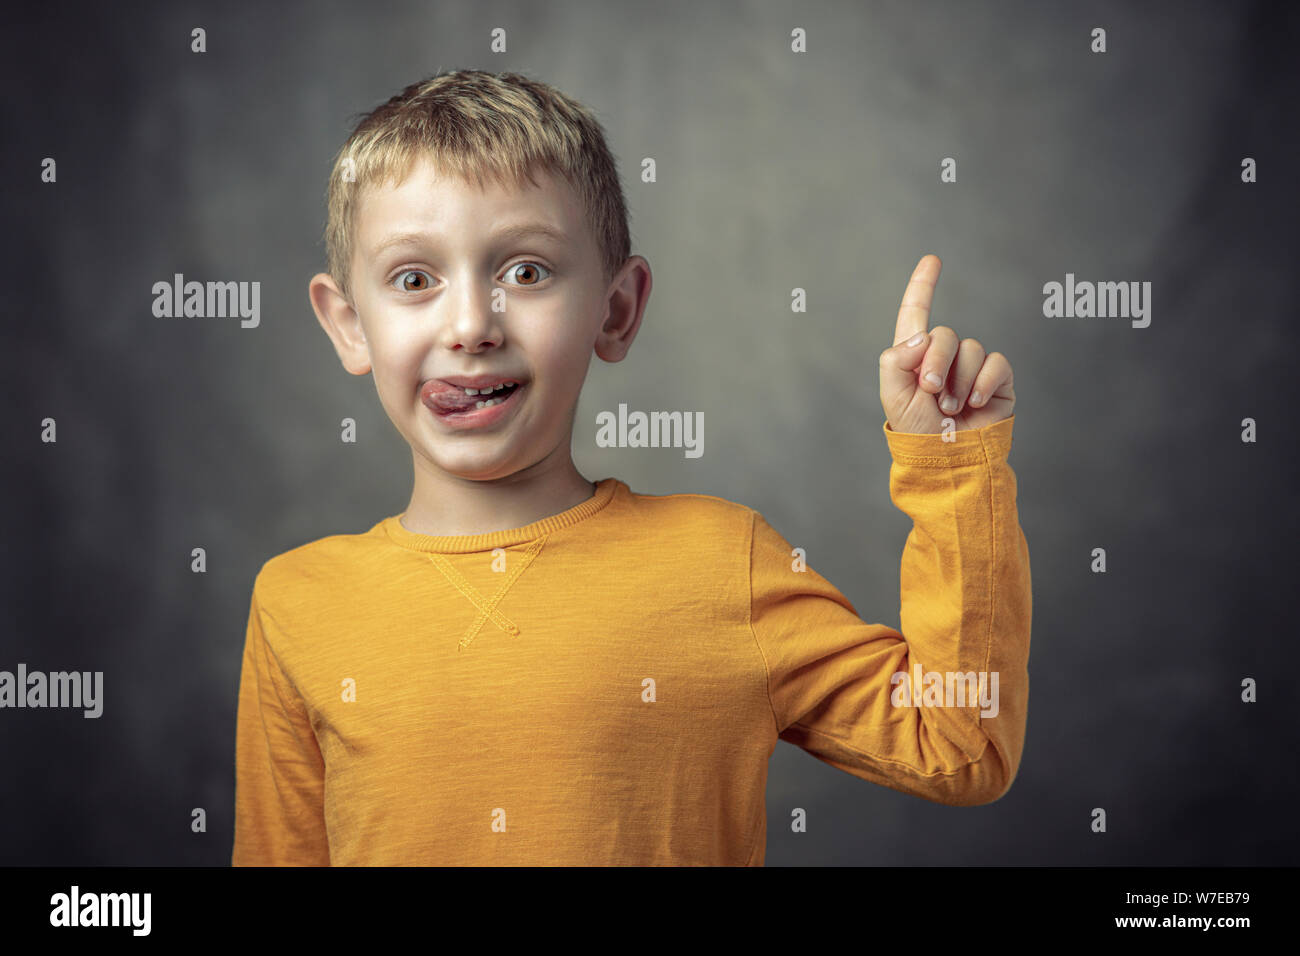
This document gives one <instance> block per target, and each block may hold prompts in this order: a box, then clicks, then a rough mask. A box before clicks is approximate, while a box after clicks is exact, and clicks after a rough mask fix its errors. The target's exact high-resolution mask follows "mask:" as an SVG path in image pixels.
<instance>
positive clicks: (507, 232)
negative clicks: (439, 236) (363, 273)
mask: <svg viewBox="0 0 1300 956" xmlns="http://www.w3.org/2000/svg"><path fill="white" fill-rule="evenodd" d="M532 237H540V238H543V239H550V240H552V241H554V242H559V243H567V242H568V241H569V237H568V236H566V235H565V234H564V233H563V232H561V231H560V230H559V229H556V228H555V227H554V226H552V225H549V224H547V223H544V222H521V223H516V224H515V225H513V226H506V227H504V228H502V229H498V230H497V231H496V232H494V233H493V234H492V237H491V238H492V239H493V240H495V241H498V242H499V241H502V240H506V241H517V240H520V239H528V238H532ZM433 238H434V236H433V235H432V234H431V233H426V232H402V233H397V234H395V235H392V236H389V237H388V238H387V239H384V240H383V241H382V242H380V243H379V245H377V246H375V251H374V253H373V254H374V255H375V256H379V255H381V254H382V253H384V252H386V251H388V250H389V249H391V248H393V247H394V246H417V245H420V244H422V243H425V242H428V241H430V240H432V239H433Z"/></svg>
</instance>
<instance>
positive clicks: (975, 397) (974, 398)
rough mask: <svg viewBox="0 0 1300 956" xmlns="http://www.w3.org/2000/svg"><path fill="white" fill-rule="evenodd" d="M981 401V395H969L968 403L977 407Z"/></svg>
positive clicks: (977, 393)
mask: <svg viewBox="0 0 1300 956" xmlns="http://www.w3.org/2000/svg"><path fill="white" fill-rule="evenodd" d="M982 401H984V396H983V395H981V394H980V393H979V392H971V393H970V403H971V404H972V405H978V404H979V403H980V402H982Z"/></svg>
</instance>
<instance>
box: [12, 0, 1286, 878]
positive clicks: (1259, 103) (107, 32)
mask: <svg viewBox="0 0 1300 956" xmlns="http://www.w3.org/2000/svg"><path fill="white" fill-rule="evenodd" d="M22 17H25V19H23V18H22ZM4 18H5V23H4V28H3V30H0V34H2V35H3V42H4V55H3V57H0V76H2V77H3V86H2V87H0V89H2V92H0V97H2V98H3V110H4V113H3V125H2V126H0V129H2V130H3V137H4V149H3V162H4V168H3V172H4V191H3V202H4V207H5V208H4V213H5V218H4V223H5V230H4V239H3V242H4V255H3V268H4V274H5V277H6V281H5V283H4V289H3V299H4V313H5V325H6V328H7V329H8V330H9V331H8V333H7V339H6V343H5V348H4V349H3V355H4V363H5V366H4V391H5V398H6V412H5V415H4V418H3V426H4V429H5V433H4V442H3V455H4V466H3V467H4V470H3V496H2V497H0V501H2V502H3V508H4V533H5V539H6V546H5V565H4V569H3V580H2V584H3V588H4V621H3V625H2V626H3V638H2V645H0V669H8V670H13V669H15V667H16V665H17V664H18V663H19V662H24V663H26V664H27V666H28V667H29V668H31V669H40V670H46V671H53V670H64V669H68V670H72V669H75V670H102V671H103V672H104V674H105V677H104V680H105V703H104V714H103V716H102V717H101V718H99V719H98V720H89V719H84V718H83V717H82V716H81V714H80V712H77V711H57V710H45V711H35V710H3V711H0V760H2V761H3V777H2V779H3V783H2V784H0V863H9V864H131V865H142V864H211V865H225V864H228V863H229V859H230V850H231V838H232V825H233V797H234V731H235V703H236V691H237V687H238V681H239V668H240V659H241V651H242V647H243V641H244V627H245V623H246V620H247V614H248V602H249V596H250V593H251V588H252V584H253V578H254V576H255V574H256V573H257V571H258V569H259V568H260V567H261V565H262V563H263V562H264V561H266V560H267V559H268V558H270V557H271V556H273V555H275V554H278V553H280V552H282V551H284V550H287V549H289V548H292V547H295V546H297V545H299V544H302V543H305V542H307V541H311V540H314V539H316V538H320V537H323V536H325V535H328V534H335V533H343V532H358V531H364V530H365V529H367V528H369V527H370V526H371V525H373V524H374V523H375V522H376V521H377V520H379V519H380V518H382V517H384V516H387V515H390V514H395V513H397V512H399V511H400V510H401V509H402V508H404V507H405V505H406V502H407V498H408V496H409V493H410V488H411V462H410V452H409V449H408V448H407V446H406V445H405V443H404V442H403V441H402V440H401V438H400V436H399V435H398V434H397V433H396V432H395V431H394V429H393V428H392V426H391V424H390V423H389V421H388V419H387V417H386V416H385V414H384V412H383V409H382V407H381V406H380V404H379V400H378V397H377V396H376V394H375V391H374V386H373V383H372V381H371V379H370V378H369V377H364V378H354V377H352V376H349V375H348V374H347V373H346V372H344V371H343V369H342V368H341V367H340V365H339V363H338V360H337V358H336V357H335V355H334V352H333V350H332V348H331V346H330V344H329V342H328V340H327V339H326V337H325V335H324V334H323V333H322V332H321V330H320V328H319V326H318V325H317V323H316V320H315V318H314V316H313V315H312V312H311V310H310V307H309V304H308V300H307V294H306V291H307V281H308V279H309V277H310V276H311V275H312V274H313V273H314V272H317V271H319V270H320V269H321V268H322V264H323V246H322V245H321V244H320V243H319V236H320V232H321V228H322V225H323V221H324V204H323V196H324V190H325V184H326V179H327V176H328V172H329V163H330V160H331V157H332V155H333V152H334V151H335V150H336V149H337V148H338V147H339V145H341V143H342V141H343V139H344V137H345V136H346V134H347V132H348V130H349V129H350V125H351V121H352V120H353V119H354V118H355V116H356V115H357V114H359V113H361V112H363V111H367V110H369V109H371V108H373V107H374V106H376V105H377V104H378V103H380V102H382V101H383V100H384V99H386V98H387V97H389V96H391V95H392V94H393V93H395V92H397V90H399V89H400V88H401V87H403V86H404V85H406V84H408V83H410V82H412V81H414V80H416V79H419V78H421V77H424V76H426V75H429V74H431V73H434V72H437V71H438V70H445V69H451V68H456V67H476V68H481V69H488V70H494V71H501V70H515V71H522V72H525V73H527V74H529V75H531V76H534V77H536V78H538V79H542V80H545V81H547V82H549V83H553V84H555V85H557V86H558V87H560V88H561V89H563V90H565V91H566V92H568V93H570V94H571V95H573V96H575V97H577V98H578V99H580V100H582V101H584V102H585V103H587V104H588V105H590V106H591V107H592V108H593V109H594V110H596V112H597V114H598V115H599V117H600V118H601V120H602V122H603V123H604V124H605V126H606V129H607V131H608V134H609V140H610V145H611V148H612V149H613V150H614V152H615V154H616V156H617V157H618V159H619V163H620V169H621V171H622V174H623V176H624V179H625V182H626V189H627V194H628V201H629V204H630V209H631V217H632V218H631V222H632V235H633V249H634V251H635V252H638V253H640V254H642V255H645V256H646V257H647V258H648V259H649V260H650V263H651V266H652V268H653V270H654V278H655V284H654V291H653V295H652V298H651V301H650V304H649V308H648V310H647V313H646V317H645V321H644V324H643V327H642V330H641V333H640V335H639V337H638V339H637V341H636V344H635V346H634V347H633V350H632V353H631V355H630V356H629V358H628V360H627V361H625V362H623V363H621V364H618V365H606V364H604V363H602V362H600V361H599V360H595V362H594V365H593V369H592V372H591V375H590V377H589V378H588V382H587V386H586V389H585V391H584V394H583V398H582V403H581V405H580V408H579V416H578V427H577V430H576V434H575V437H574V451H575V456H576V460H577V463H578V466H579V468H580V469H581V470H582V471H583V473H584V474H585V475H587V476H588V477H589V478H592V479H598V478H602V477H605V476H607V475H616V476H618V477H620V478H622V479H624V480H625V481H627V482H628V483H629V485H631V487H632V488H633V490H635V491H640V492H643V493H649V494H668V493H672V492H701V493H706V494H713V495H718V496H721V497H725V498H729V499H732V500H735V501H739V502H742V503H744V504H747V505H749V506H751V507H753V508H756V509H757V510H759V511H760V512H761V513H763V514H764V515H765V516H766V517H767V518H768V520H769V521H771V523H772V524H773V525H774V526H775V527H776V528H777V529H778V530H779V531H781V532H782V533H783V534H784V535H785V536H786V537H787V538H789V539H790V540H791V541H792V542H793V543H795V544H796V545H798V546H800V547H804V548H806V549H807V552H808V555H809V560H810V562H811V563H812V565H813V566H814V567H815V568H817V569H818V570H819V571H821V572H822V573H823V574H825V575H826V576H827V577H828V578H829V579H830V580H831V581H833V582H834V583H835V584H836V585H837V586H839V587H840V588H841V590H843V591H844V593H845V594H846V595H847V596H848V597H849V598H850V599H851V600H852V601H853V603H854V606H855V607H856V608H857V610H858V611H859V613H860V614H861V615H862V616H863V617H864V618H865V619H867V620H869V621H879V622H883V623H888V624H891V625H893V626H897V625H898V596H899V595H898V571H899V559H900V555H901V552H902V547H903V543H904V539H905V537H906V535H907V532H908V530H909V528H910V521H909V519H907V518H906V517H905V516H904V515H903V514H902V513H901V512H899V511H897V510H896V509H895V508H894V507H893V505H892V503H891V502H890V500H889V493H888V474H889V461H890V459H889V453H888V449H887V447H886V444H885V441H884V437H883V436H882V434H881V423H882V422H883V420H884V415H883V412H882V411H881V409H880V404H879V398H878V391H877V389H878V380H877V369H876V364H875V362H876V358H877V356H878V355H879V353H880V351H881V349H883V348H885V347H886V346H888V345H890V344H892V343H891V337H892V332H893V328H894V319H895V315H896V312H897V308H898V304H899V300H900V298H901V296H902V292H903V289H904V286H905V285H906V282H907V279H908V277H909V275H910V273H911V270H912V268H913V267H914V266H915V264H916V262H917V260H918V259H919V258H920V257H921V256H922V255H923V254H925V253H927V252H935V253H937V254H938V255H939V256H940V257H941V258H942V259H943V261H944V272H943V277H942V279H941V280H940V283H939V291H938V296H937V299H936V302H935V310H934V314H933V317H932V323H933V324H936V325H937V324H944V325H951V326H953V327H954V328H955V329H956V330H957V332H958V334H959V335H961V336H974V337H976V338H978V339H980V340H981V341H982V342H983V343H984V344H985V346H986V347H987V348H988V349H989V350H990V351H993V350H998V351H1002V352H1004V353H1005V354H1006V355H1007V356H1008V357H1009V358H1010V359H1011V361H1012V363H1013V365H1014V367H1015V374H1016V392H1017V397H1018V400H1019V401H1018V406H1017V409H1016V426H1015V444H1014V448H1013V450H1012V454H1011V463H1012V465H1013V467H1014V468H1015V470H1016V473H1017V476H1018V479H1019V492H1020V495H1019V506H1020V515H1021V521H1022V524H1023V527H1024V529H1025V533H1026V536H1027V539H1028V541H1029V546H1030V553H1031V556H1032V560H1033V578H1034V634H1033V648H1032V655H1031V660H1030V673H1031V678H1032V684H1031V694H1030V702H1031V706H1030V714H1029V730H1028V740H1027V743H1026V747H1025V752H1024V759H1023V762H1022V765H1021V768H1020V772H1019V776H1018V778H1017V780H1016V782H1015V785H1014V786H1013V788H1012V789H1011V791H1010V793H1009V794H1008V795H1007V796H1005V797H1004V798H1002V799H1001V800H1000V801H998V802H996V803H994V804H992V805H989V806H985V807H977V808H965V809H962V808H950V807H944V806H940V805H937V804H929V803H926V802H925V801H922V800H918V799H916V798H913V797H907V796H903V795H901V794H898V793H895V792H893V791H890V790H887V789H884V788H881V787H877V786H873V785H871V784H868V783H865V782H863V781H860V780H858V779H856V778H854V777H851V776H849V775H848V774H845V773H842V772H840V771H837V770H835V769H833V768H831V767H829V766H827V765H825V764H822V763H820V762H819V761H817V760H815V759H814V758H812V757H811V756H809V755H807V754H806V753H804V752H803V751H800V750H798V749H796V748H793V747H791V746H789V745H787V744H784V743H783V744H781V745H779V746H778V748H777V752H776V755H775V757H774V758H773V760H772V764H771V776H770V781H769V785H768V814H769V836H768V856H767V861H768V863H769V865H779V864H820V863H834V864H848V863H863V864H988V863H992V864H1002V863H1008V864H1069V865H1075V864H1087V865H1095V864H1192V863H1205V864H1252V863H1289V864H1294V863H1296V862H1298V855H1297V847H1298V845H1300V839H1298V834H1297V822H1296V814H1295V812H1294V810H1295V804H1296V800H1297V796H1298V788H1297V770H1296V755H1297V752H1298V751H1300V729H1298V721H1297V718H1296V710H1295V705H1294V701H1295V683H1294V680H1295V674H1296V673H1297V664H1300V659H1298V658H1300V655H1297V651H1296V640H1297V632H1296V628H1295V627H1294V625H1293V623H1292V620H1293V612H1292V610H1291V609H1292V607H1293V599H1294V588H1293V587H1292V581H1293V579H1294V576H1295V571H1296V562H1295V561H1294V559H1293V554H1294V551H1293V548H1294V543H1295V530H1296V521H1295V513H1296V511H1295V507H1294V504H1293V500H1292V499H1291V497H1290V493H1291V492H1292V491H1293V489H1294V487H1295V470H1294V468H1293V467H1292V462H1293V460H1294V456H1293V454H1292V446H1293V443H1294V442H1295V441H1296V440H1297V436H1296V434H1295V432H1294V430H1293V428H1292V427H1291V426H1292V419H1293V417H1294V415H1295V407H1294V402H1293V399H1294V397H1295V375H1294V372H1293V371H1292V362H1293V361H1294V360H1295V356H1296V350H1295V345H1296V338H1297V337H1296V336H1295V335H1294V334H1293V330H1294V326H1295V323H1296V321H1297V314H1296V309H1295V305H1294V303H1295V289H1294V272H1295V269H1294V266H1295V263H1296V261H1297V251H1298V246H1300V241H1298V240H1297V231H1296V225H1295V214H1296V210H1297V201H1296V200H1297V186H1296V163H1297V160H1298V157H1297V133H1296V122H1295V106H1294V104H1295V97H1296V92H1297V83H1296V76H1295V73H1294V72H1293V71H1292V70H1291V69H1290V68H1289V63H1291V62H1292V61H1293V54H1294V50H1295V47H1296V42H1297V39H1298V34H1300V30H1298V27H1300V17H1298V16H1297V11H1296V9H1295V7H1294V5H1290V6H1284V5H1282V4H1277V5H1265V4H1250V3H1237V4H1227V3H1223V4H1209V3H1159V4H1141V5H1137V4H1122V3H1094V4H1084V3H1078V4H1069V5H1066V4H1059V5H1058V4H1045V3H1028V2H1027V3H959V2H949V3H934V2H927V3H917V2H874V3H866V4H862V3H852V4H851V3H842V4H832V3H807V4H799V5H797V6H796V5H793V4H760V3H750V4H708V3H697V2H682V3H669V4H665V3H655V4H636V5H632V4H606V3H594V2H593V3H545V4H534V3H529V2H518V3H507V2H503V3H497V4H490V5H489V4H483V5H477V4H476V5H471V4H468V3H423V4H420V3H395V4H386V5H382V6H378V5H374V6H372V5H366V4H356V5H343V4H337V5H324V4H312V5H310V6H308V5H301V6H299V5H292V6H276V7H274V8H272V7H271V5H267V6H261V5H255V4H249V5H248V6H247V9H245V10H243V11H229V10H227V9H224V8H223V7H222V6H220V5H216V4H212V5H207V4H194V3H186V2H179V3H170V4H158V5H156V6H136V7H134V8H127V7H125V6H124V5H117V4H113V5H104V4H98V5H95V6H93V7H89V6H88V7H86V8H85V9H78V8H76V7H75V6H64V7H63V8H61V9H58V10H53V11H36V10H33V11H31V12H30V13H26V14H23V15H19V14H15V13H11V12H9V11H6V12H5V14H4ZM194 27H203V28H204V29H205V30H206V31H207V43H208V51H207V52H206V53H203V54H196V53H192V52H190V31H191V29H192V28H194ZM495 27H502V28H504V29H505V30H506V31H507V36H508V43H509V52H508V53H505V54H493V53H492V52H490V50H489V40H490V31H491V30H492V29H493V28H495ZM1098 27H1100V28H1104V29H1105V31H1106V52H1104V53H1097V52H1093V51H1092V49H1091V47H1092V43H1093V40H1092V31H1093V30H1094V29H1095V28H1098ZM796 28H802V29H804V30H806V31H807V37H808V40H807V47H808V49H807V52H806V53H793V52H791V50H790V45H791V31H792V30H794V29H796ZM46 157H52V158H54V159H55V160H57V163H58V167H57V169H58V180H57V183H54V184H48V183H42V182H41V181H40V171H41V162H42V160H43V159H44V158H46ZM643 157H654V159H655V160H656V162H657V165H658V182H656V183H653V184H643V183H642V182H641V181H640V176H639V169H640V161H641V159H642V158H643ZM1247 157H1249V158H1252V159H1254V160H1255V161H1256V162H1257V164H1258V182H1255V183H1244V182H1242V175H1241V169H1242V162H1243V160H1244V159H1245V158H1247ZM948 158H951V159H953V160H955V162H956V170H957V181H956V182H943V181H941V177H940V172H941V164H942V163H943V161H944V160H945V159H948ZM177 272H179V273H183V274H184V275H185V276H186V277H187V278H196V279H200V280H202V281H206V280H236V281H257V282H260V283H261V324H260V325H259V326H258V327H257V328H241V327H240V326H239V324H238V321H237V320H214V319H189V320H186V319H162V318H155V317H154V316H153V314H152V300H153V296H152V292H151V288H152V286H153V284H154V283H155V282H157V281H160V280H169V279H170V278H171V277H172V276H173V275H174V274H175V273H177ZM1067 273H1073V274H1074V275H1075V276H1076V277H1077V278H1078V279H1080V280H1089V281H1123V282H1150V283H1151V284H1152V299H1151V324H1150V326H1149V327H1147V328H1145V329H1139V328H1133V327H1132V326H1131V324H1130V323H1129V322H1128V321H1126V320H1123V319H1113V318H1112V319H1055V318H1045V317H1044V315H1043V292H1042V288H1043V285H1044V283H1047V282H1052V281H1058V282H1064V281H1065V278H1066V275H1067ZM796 287H799V288H803V289H806V290H807V296H808V311H807V312H806V313H792V311H791V308H790V301H791V299H790V296H791V290H792V289H793V288H796ZM620 402H626V403H627V404H628V407H629V408H632V409H682V410H687V409H689V410H696V411H703V412H704V414H705V421H706V424H707V427H706V430H705V434H704V438H705V446H704V448H705V450H704V455H703V457H702V458H699V459H687V458H685V457H684V456H683V454H682V453H681V450H680V449H655V450H651V449H614V450H606V449H601V448H598V447H596V444H595V440H594V437H595V430H596V429H595V415H596V413H597V412H598V411H600V410H603V409H616V408H617V407H618V403H620ZM348 416H350V417H353V418H355V419H356V420H357V422H358V424H359V436H360V440H359V441H358V442H357V443H356V444H355V445H348V444H343V443H341V442H340V440H339V422H340V419H342V418H344V417H348ZM47 417H48V418H52V419H54V420H56V421H57V429H58V432H57V435H58V441H57V443H56V444H48V443H44V442H42V441H41V440H40V429H41V422H42V420H43V419H45V418H47ZM1244 418H1253V419H1255V420H1256V421H1257V423H1258V439H1259V440H1258V441H1257V442H1255V443H1243V441H1242V440H1241V422H1242V420H1243V419H1244ZM194 547H203V548H205V549H206V551H207V555H208V567H207V573H205V574H195V573H192V572H191V570H190V552H191V549H192V548H194ZM1095 548H1104V549H1105V550H1106V553H1107V560H1108V570H1107V572H1106V573H1104V574H1099V573H1094V572H1093V571H1092V570H1090V563H1091V561H1092V551H1093V549H1095ZM1247 677H1250V678H1254V679H1256V680H1257V681H1258V682H1259V701H1258V703H1254V704H1246V703H1242V702H1241V700H1240V694H1241V690H1240V688H1241V682H1242V680H1243V679H1244V678H1247ZM196 807H202V808H205V809H206V812H207V815H208V827H207V832H206V833H192V832H191V829H190V814H191V811H192V810H193V809H194V808H196ZM793 807H803V808H805V809H806V810H807V811H808V814H809V829H808V832H807V833H806V834H793V833H791V832H790V827H789V819H790V811H791V808H793ZM1095 807H1102V808H1105V809H1106V810H1107V813H1108V816H1109V819H1108V832H1107V833H1105V834H1094V833H1092V832H1091V831H1090V827H1089V824H1090V820H1091V816H1090V814H1091V812H1092V810H1093V808H1095Z"/></svg>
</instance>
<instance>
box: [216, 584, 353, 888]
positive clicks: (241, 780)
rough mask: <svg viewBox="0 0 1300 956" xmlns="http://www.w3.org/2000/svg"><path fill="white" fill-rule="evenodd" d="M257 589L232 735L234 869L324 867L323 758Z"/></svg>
mask: <svg viewBox="0 0 1300 956" xmlns="http://www.w3.org/2000/svg"><path fill="white" fill-rule="evenodd" d="M264 613H265V612H264V611H263V609H262V608H261V606H260V603H259V601H258V597H257V588H256V586H255V587H254V589H253V600H252V604H251V607H250V609H249V615H248V634H247V637H246V639H245V642H244V664H243V673H242V674H241V676H240V680H239V713H238V717H237V726H236V731H235V843H234V849H233V851H232V853H231V865H232V866H329V863H330V855H329V842H328V840H327V838H326V831H325V816H324V789H325V787H324V784H325V761H324V760H323V759H322V757H321V753H320V748H319V746H318V745H317V743H316V735H315V733H314V732H313V731H312V727H311V722H310V719H309V717H308V715H307V710H306V707H305V706H304V705H303V702H302V700H301V698H300V697H299V696H298V694H297V692H296V691H295V690H294V688H293V685H292V684H291V683H290V682H289V680H288V678H286V677H285V675H284V672H283V671H282V670H281V669H280V665H279V663H278V662H277V660H276V658H275V653H274V651H273V650H272V648H271V646H270V645H269V644H268V643H267V640H266V633H265V629H264V623H263V621H264Z"/></svg>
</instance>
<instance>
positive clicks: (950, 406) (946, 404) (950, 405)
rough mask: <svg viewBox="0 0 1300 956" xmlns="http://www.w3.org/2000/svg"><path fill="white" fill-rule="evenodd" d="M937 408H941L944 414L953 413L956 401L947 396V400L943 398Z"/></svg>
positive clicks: (955, 408)
mask: <svg viewBox="0 0 1300 956" xmlns="http://www.w3.org/2000/svg"><path fill="white" fill-rule="evenodd" d="M939 407H940V408H942V409H943V410H944V411H945V412H955V411H956V410H957V399H955V398H953V397H952V396H951V395H949V396H948V397H947V398H945V399H944V400H943V401H942V402H940V403H939Z"/></svg>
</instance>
